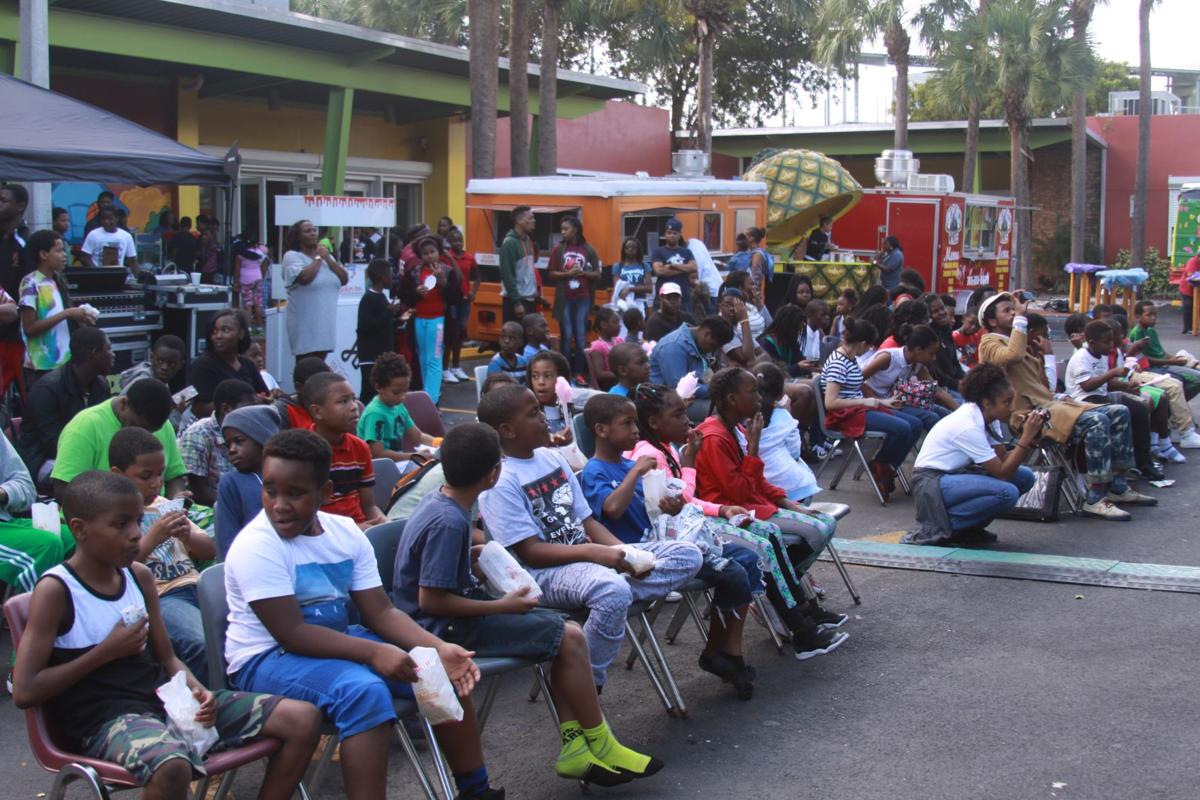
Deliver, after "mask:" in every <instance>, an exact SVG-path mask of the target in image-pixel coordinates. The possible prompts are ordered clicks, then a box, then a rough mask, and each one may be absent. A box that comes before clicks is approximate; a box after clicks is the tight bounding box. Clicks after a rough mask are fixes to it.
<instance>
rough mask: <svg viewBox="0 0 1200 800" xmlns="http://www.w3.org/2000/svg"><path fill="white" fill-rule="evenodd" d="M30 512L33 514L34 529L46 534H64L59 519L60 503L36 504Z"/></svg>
mask: <svg viewBox="0 0 1200 800" xmlns="http://www.w3.org/2000/svg"><path fill="white" fill-rule="evenodd" d="M30 511H32V512H33V527H35V528H37V529H38V530H39V531H45V532H46V533H58V534H61V533H62V524H61V523H60V522H59V518H58V503H56V502H54V501H53V500H51V501H50V502H48V503H34V504H33V506H32V507H31V508H30Z"/></svg>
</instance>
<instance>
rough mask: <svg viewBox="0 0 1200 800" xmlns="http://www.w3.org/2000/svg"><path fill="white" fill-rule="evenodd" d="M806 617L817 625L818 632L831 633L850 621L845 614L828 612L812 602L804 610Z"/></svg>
mask: <svg viewBox="0 0 1200 800" xmlns="http://www.w3.org/2000/svg"><path fill="white" fill-rule="evenodd" d="M804 615H805V616H806V617H808V618H809V619H811V620H812V621H813V622H815V623H816V625H817V630H818V631H831V630H834V629H835V628H840V627H842V626H843V625H845V624H846V621H847V620H848V619H850V618H849V617H847V616H846V615H845V614H838V613H835V612H833V611H826V610H825V609H823V608H821V607H820V606H819V605H817V604H816V603H812V602H810V603H809V604H808V608H806V609H804Z"/></svg>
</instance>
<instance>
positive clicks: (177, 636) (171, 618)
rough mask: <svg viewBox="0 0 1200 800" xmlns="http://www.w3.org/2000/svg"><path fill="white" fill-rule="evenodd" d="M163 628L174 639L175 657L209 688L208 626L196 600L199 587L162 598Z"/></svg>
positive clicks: (159, 602)
mask: <svg viewBox="0 0 1200 800" xmlns="http://www.w3.org/2000/svg"><path fill="white" fill-rule="evenodd" d="M158 607H159V609H161V611H162V617H163V624H164V625H166V626H167V635H168V636H169V637H170V638H171V648H172V649H173V650H174V651H175V655H177V656H179V658H180V660H182V661H183V663H184V664H186V665H187V668H188V669H190V670H191V671H192V674H193V675H195V676H196V680H198V681H200V683H202V684H204V685H205V686H207V685H208V656H207V651H206V650H205V647H204V623H203V622H201V620H200V603H199V602H198V601H197V600H196V584H194V583H193V584H192V585H191V586H184V587H182V588H179V589H174V590H172V591H170V592H167V593H166V594H164V595H163V596H162V597H160V598H158Z"/></svg>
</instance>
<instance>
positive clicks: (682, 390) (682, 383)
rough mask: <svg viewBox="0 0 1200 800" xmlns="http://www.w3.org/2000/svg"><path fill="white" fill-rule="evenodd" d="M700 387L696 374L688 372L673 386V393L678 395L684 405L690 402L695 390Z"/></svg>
mask: <svg viewBox="0 0 1200 800" xmlns="http://www.w3.org/2000/svg"><path fill="white" fill-rule="evenodd" d="M699 386H700V379H699V378H697V377H696V373H694V372H689V373H687V374H686V375H684V376H683V377H682V378H680V379H679V383H677V384H675V393H676V394H678V395H679V396H680V397H681V398H683V401H684V402H685V403H686V402H687V401H688V400H691V399H692V398H693V397H694V396H695V394H696V389H697V388H698V387H699Z"/></svg>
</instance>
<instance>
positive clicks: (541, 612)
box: [442, 608, 566, 663]
mask: <svg viewBox="0 0 1200 800" xmlns="http://www.w3.org/2000/svg"><path fill="white" fill-rule="evenodd" d="M565 627H566V617H565V616H563V615H562V614H560V613H558V612H557V611H551V610H550V609H546V608H535V609H533V610H532V611H530V612H529V613H528V614H488V615H487V616H483V617H463V618H457V619H454V620H452V621H451V622H450V624H449V625H448V626H447V627H446V630H445V631H444V632H443V633H442V638H443V639H445V640H446V641H447V642H453V643H454V644H457V645H459V646H460V647H464V648H466V649H467V650H473V651H475V656H476V657H477V658H524V659H529V660H530V661H536V662H538V663H541V662H543V661H550V660H552V659H553V658H554V657H555V656H557V655H558V648H559V647H560V646H561V645H562V639H563V630H564V629H565Z"/></svg>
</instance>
